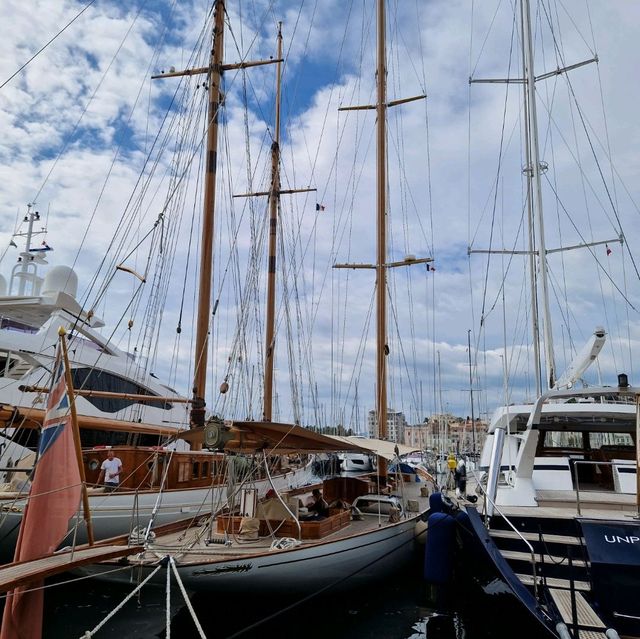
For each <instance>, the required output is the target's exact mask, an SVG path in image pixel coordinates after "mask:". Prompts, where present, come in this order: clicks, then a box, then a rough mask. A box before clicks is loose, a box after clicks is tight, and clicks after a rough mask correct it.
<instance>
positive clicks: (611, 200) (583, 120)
mask: <svg viewBox="0 0 640 639" xmlns="http://www.w3.org/2000/svg"><path fill="white" fill-rule="evenodd" d="M554 42H555V39H554ZM566 81H567V86H568V87H569V90H570V93H571V97H572V98H573V101H574V104H575V106H576V111H577V112H578V116H579V117H580V122H581V124H582V128H583V130H584V132H585V135H586V138H587V142H588V144H589V148H590V149H591V154H592V157H593V160H594V162H595V164H596V167H597V169H598V173H599V175H600V179H601V180H602V184H603V186H604V189H605V192H606V194H607V199H608V200H609V204H610V206H611V209H612V211H613V214H614V217H615V219H616V221H617V222H618V228H619V229H622V222H621V220H620V217H619V214H618V209H617V207H616V204H615V203H614V197H613V196H612V195H611V191H610V189H609V186H608V184H607V182H606V180H605V178H604V173H603V170H602V166H601V165H600V161H599V159H598V156H597V154H596V152H595V148H594V145H593V142H592V140H591V136H590V135H589V127H587V120H586V117H585V115H584V113H583V111H582V109H581V108H580V105H579V104H578V100H577V96H576V94H575V91H574V89H573V84H572V83H571V79H570V78H569V77H567V78H566ZM614 196H615V193H614ZM625 248H626V249H627V252H628V253H629V258H630V260H631V263H632V264H633V268H634V270H635V273H636V276H637V277H638V279H640V271H639V270H638V266H637V264H636V261H635V258H634V257H633V254H632V253H631V250H630V249H629V247H628V246H627V247H625Z"/></svg>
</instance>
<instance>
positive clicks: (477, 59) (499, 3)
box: [469, 0, 502, 78]
mask: <svg viewBox="0 0 640 639" xmlns="http://www.w3.org/2000/svg"><path fill="white" fill-rule="evenodd" d="M501 6H502V0H500V2H498V4H497V5H496V10H495V11H494V13H493V17H492V18H491V22H490V24H489V28H488V29H487V32H486V34H485V36H484V40H483V41H482V45H481V47H480V51H479V52H478V55H477V57H476V63H475V66H474V67H473V69H472V70H471V73H470V75H469V77H470V78H472V77H473V76H474V75H475V72H476V70H477V68H478V65H479V64H480V58H481V57H482V54H483V52H484V48H485V47H486V46H487V40H488V39H489V34H490V33H491V31H492V29H493V24H494V22H495V21H496V17H497V15H498V12H499V11H500V7H501ZM472 16H473V7H472ZM472 54H473V52H472V51H470V52H469V67H471V56H472Z"/></svg>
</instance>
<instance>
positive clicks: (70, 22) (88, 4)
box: [0, 0, 96, 89]
mask: <svg viewBox="0 0 640 639" xmlns="http://www.w3.org/2000/svg"><path fill="white" fill-rule="evenodd" d="M95 1H96V0H89V2H88V3H87V4H86V5H85V6H84V7H83V8H82V9H81V10H80V12H79V13H77V14H76V15H75V16H74V17H73V18H72V19H71V20H70V21H69V22H67V24H66V25H65V26H64V27H62V29H60V31H58V33H56V34H55V35H54V36H53V38H51V39H50V40H49V41H48V42H47V43H46V44H44V45H43V46H42V47H41V48H40V49H38V51H36V52H35V53H34V54H33V55H32V56H31V57H30V58H29V59H28V60H27V61H26V62H25V63H24V64H23V65H22V66H21V67H20V68H19V69H17V70H16V71H15V72H14V73H12V74H11V75H10V76H9V77H8V78H7V79H6V80H5V81H4V82H3V83H2V84H0V89H3V88H4V87H5V86H6V85H7V84H9V82H11V80H13V78H15V77H16V76H17V75H18V74H19V73H20V72H21V71H22V70H23V69H25V68H26V67H27V65H29V64H30V63H31V62H33V61H34V60H35V59H36V58H37V57H38V56H39V55H40V54H41V53H42V52H43V51H44V50H45V49H46V48H47V47H48V46H49V45H50V44H51V43H52V42H53V41H54V40H56V39H57V38H58V37H60V36H61V35H62V34H63V33H64V32H65V31H66V30H67V29H68V28H69V27H70V26H71V25H72V24H73V23H74V22H75V21H76V20H77V19H78V18H79V17H80V16H81V15H82V14H83V13H84V12H85V11H86V10H87V9H88V8H89V7H90V6H91V5H92V4H94V3H95Z"/></svg>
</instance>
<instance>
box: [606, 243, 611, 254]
mask: <svg viewBox="0 0 640 639" xmlns="http://www.w3.org/2000/svg"><path fill="white" fill-rule="evenodd" d="M605 246H606V247H607V255H611V249H610V248H609V245H608V244H605Z"/></svg>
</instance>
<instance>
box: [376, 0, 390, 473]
mask: <svg viewBox="0 0 640 639" xmlns="http://www.w3.org/2000/svg"><path fill="white" fill-rule="evenodd" d="M384 2H385V0H378V38H377V40H378V65H377V72H376V76H377V97H378V100H377V103H376V115H377V119H378V122H377V125H378V126H377V132H376V160H377V189H376V212H377V214H376V219H377V230H378V245H377V259H376V309H377V313H376V316H377V339H376V380H377V383H376V399H377V402H376V414H377V416H378V436H379V437H380V439H386V438H387V367H386V363H387V354H388V353H389V347H388V345H387V270H386V266H385V265H386V262H387V171H386V169H387V65H386V41H385V35H386V21H385V10H384V9H385V6H384ZM378 472H379V474H380V476H382V477H386V475H387V460H386V459H382V458H381V459H380V462H379V465H378Z"/></svg>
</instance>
